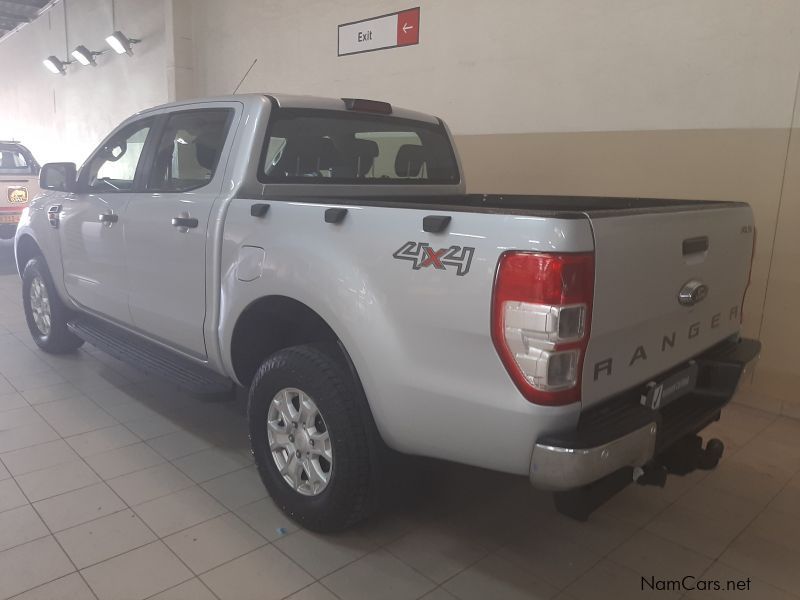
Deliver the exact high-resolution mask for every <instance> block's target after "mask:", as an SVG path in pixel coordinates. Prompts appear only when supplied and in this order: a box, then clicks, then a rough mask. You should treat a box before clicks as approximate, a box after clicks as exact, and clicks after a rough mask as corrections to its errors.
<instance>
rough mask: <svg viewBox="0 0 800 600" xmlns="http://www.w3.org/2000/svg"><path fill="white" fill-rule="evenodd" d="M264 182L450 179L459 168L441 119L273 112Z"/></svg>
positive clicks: (424, 181)
mask: <svg viewBox="0 0 800 600" xmlns="http://www.w3.org/2000/svg"><path fill="white" fill-rule="evenodd" d="M259 179H260V180H261V181H264V182H276V183H277V182H302V183H370V184H376V183H378V184H380V183H392V184H397V183H402V184H433V183H442V184H448V183H449V184H452V183H457V182H458V181H459V173H458V167H457V164H456V160H455V156H454V154H453V149H452V147H451V145H450V139H449V137H448V136H447V132H446V131H445V129H444V127H443V126H442V125H440V124H434V123H425V122H422V121H413V120H409V119H399V118H396V117H391V116H383V115H366V114H363V113H349V112H344V111H329V110H310V109H278V110H277V111H276V112H274V113H273V116H272V119H271V122H270V126H269V130H268V132H267V140H266V144H265V148H264V152H263V158H262V164H261V168H260V173H259Z"/></svg>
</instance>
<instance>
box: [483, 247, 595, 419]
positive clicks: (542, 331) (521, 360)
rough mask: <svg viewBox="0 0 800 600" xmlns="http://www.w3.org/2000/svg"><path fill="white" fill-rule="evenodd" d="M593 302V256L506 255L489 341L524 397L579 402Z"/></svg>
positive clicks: (499, 273) (500, 269)
mask: <svg viewBox="0 0 800 600" xmlns="http://www.w3.org/2000/svg"><path fill="white" fill-rule="evenodd" d="M593 296H594V254H591V253H589V254H539V253H531V252H506V253H505V254H503V255H502V256H501V257H500V261H499V263H498V265H497V275H496V278H495V284H494V296H493V299H492V341H493V342H494V345H495V348H496V349H497V353H498V354H499V355H500V359H501V360H502V361H503V365H505V367H506V370H508V373H509V374H510V375H511V378H512V379H513V380H514V383H515V384H516V385H517V387H518V388H519V391H520V392H522V394H523V396H525V398H527V399H528V400H529V401H531V402H534V403H536V404H548V405H560V404H570V403H572V402H578V401H579V400H580V399H581V392H580V382H581V371H582V367H583V358H584V355H585V354H586V344H587V343H588V341H589V328H590V325H591V320H592V298H593Z"/></svg>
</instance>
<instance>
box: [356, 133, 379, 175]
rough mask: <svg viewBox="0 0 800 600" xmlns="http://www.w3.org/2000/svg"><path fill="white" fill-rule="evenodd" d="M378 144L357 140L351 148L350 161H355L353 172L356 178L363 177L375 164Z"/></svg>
mask: <svg viewBox="0 0 800 600" xmlns="http://www.w3.org/2000/svg"><path fill="white" fill-rule="evenodd" d="M378 152H379V151H378V142H374V141H372V140H359V139H355V140H353V141H352V142H351V146H350V159H351V160H352V161H353V172H354V173H355V174H356V177H363V176H364V175H366V174H367V173H369V171H370V169H372V165H374V164H375V157H376V156H378Z"/></svg>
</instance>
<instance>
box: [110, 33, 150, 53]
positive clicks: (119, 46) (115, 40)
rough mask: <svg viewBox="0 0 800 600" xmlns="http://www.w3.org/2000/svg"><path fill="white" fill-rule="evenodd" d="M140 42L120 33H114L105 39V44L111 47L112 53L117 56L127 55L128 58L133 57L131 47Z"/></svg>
mask: <svg viewBox="0 0 800 600" xmlns="http://www.w3.org/2000/svg"><path fill="white" fill-rule="evenodd" d="M141 41H142V40H137V39H135V38H129V37H127V36H126V35H125V34H124V33H122V32H121V31H115V32H114V33H112V34H111V35H110V36H108V37H107V38H106V43H107V44H108V45H109V46H111V49H112V50H113V51H114V52H116V53H117V54H127V55H128V56H133V49H132V48H131V46H132V45H133V44H138V43H139V42H141Z"/></svg>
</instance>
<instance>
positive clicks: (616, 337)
mask: <svg viewBox="0 0 800 600" xmlns="http://www.w3.org/2000/svg"><path fill="white" fill-rule="evenodd" d="M590 218H591V223H592V230H593V233H594V237H595V253H596V254H595V265H596V266H595V296H594V305H593V308H592V324H591V337H590V339H589V345H588V348H587V355H586V360H585V362H584V370H583V384H582V385H583V389H582V392H583V393H582V398H583V402H584V406H588V405H591V404H594V403H596V402H599V401H601V400H603V399H605V398H607V397H608V396H610V395H612V394H614V393H617V392H620V391H623V390H625V389H627V388H630V387H632V386H634V385H638V384H643V383H646V382H648V381H649V380H650V379H651V378H653V377H654V376H656V375H658V374H659V373H663V372H664V371H665V370H668V369H670V368H672V367H674V366H676V365H678V364H680V363H682V362H684V361H686V360H688V359H690V358H692V357H693V356H696V355H697V354H699V353H701V352H703V351H704V350H706V349H708V348H710V347H711V346H713V345H714V344H716V343H718V342H720V341H721V340H724V339H725V338H726V337H729V336H731V335H733V334H736V333H737V332H738V331H739V327H740V319H741V310H742V300H743V297H744V292H745V289H746V287H747V281H748V275H749V269H750V258H751V254H752V248H753V235H754V233H753V217H752V212H751V210H750V207H749V206H747V205H745V204H735V203H729V204H719V205H718V206H713V205H698V206H697V207H685V206H684V207H680V208H677V207H676V208H670V207H667V208H664V209H655V210H654V209H640V210H635V209H634V210H629V211H608V212H605V213H603V212H601V211H598V212H597V213H594V214H592V213H590ZM682 292H683V293H684V296H685V298H684V300H683V301H681V299H680V295H681V293H682ZM692 293H694V298H692V297H691V296H692Z"/></svg>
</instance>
